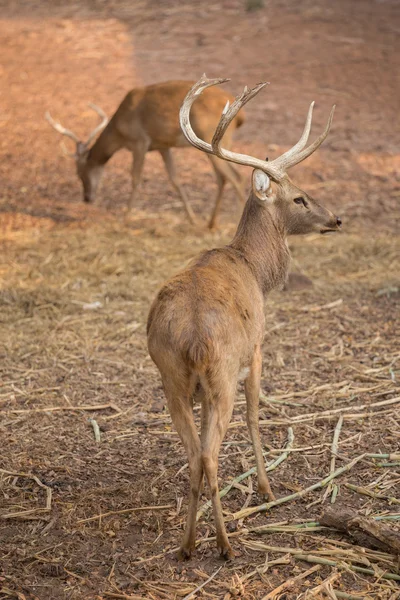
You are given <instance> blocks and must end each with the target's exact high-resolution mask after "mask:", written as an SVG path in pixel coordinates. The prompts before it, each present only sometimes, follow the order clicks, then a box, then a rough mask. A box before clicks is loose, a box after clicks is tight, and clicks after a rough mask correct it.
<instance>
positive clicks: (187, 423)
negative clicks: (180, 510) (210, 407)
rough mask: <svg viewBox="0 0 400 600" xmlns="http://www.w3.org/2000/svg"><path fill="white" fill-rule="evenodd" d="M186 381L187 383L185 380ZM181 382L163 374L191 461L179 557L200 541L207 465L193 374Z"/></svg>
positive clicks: (180, 432)
mask: <svg viewBox="0 0 400 600" xmlns="http://www.w3.org/2000/svg"><path fill="white" fill-rule="evenodd" d="M181 381H183V382H184V384H182V383H181ZM181 381H180V382H179V384H177V383H176V379H175V380H173V379H172V377H171V378H165V377H163V382H164V390H165V395H166V398H167V405H168V410H169V412H170V415H171V418H172V421H173V424H174V426H175V428H176V430H177V432H178V434H179V437H180V438H181V440H182V443H183V445H184V447H185V450H186V454H187V457H188V462H189V472H190V496H189V507H188V514H187V519H186V527H185V533H184V535H183V539H182V544H181V547H180V550H179V554H178V556H179V558H181V559H186V558H190V556H191V553H192V550H194V548H195V542H196V515H197V505H198V501H199V495H200V488H201V484H202V480H203V465H202V462H201V446H200V438H199V435H198V433H197V429H196V425H195V422H194V417H193V402H192V393H193V389H192V387H193V382H192V381H191V380H190V378H187V380H186V382H185V381H184V376H183V377H182V378H181Z"/></svg>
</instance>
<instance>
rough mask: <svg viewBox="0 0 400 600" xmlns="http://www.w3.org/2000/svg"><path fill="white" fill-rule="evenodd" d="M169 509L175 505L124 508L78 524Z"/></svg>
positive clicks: (80, 521) (82, 520)
mask: <svg viewBox="0 0 400 600" xmlns="http://www.w3.org/2000/svg"><path fill="white" fill-rule="evenodd" d="M167 508H175V505H174V504H162V505H155V506H136V507H133V508H124V509H123V510H110V511H109V512H106V513H102V514H100V515H95V516H94V517H89V518H88V519H79V521H77V523H88V522H89V521H96V520H97V519H104V517H110V516H111V515H123V514H124V513H130V512H139V511H141V510H166V509H167Z"/></svg>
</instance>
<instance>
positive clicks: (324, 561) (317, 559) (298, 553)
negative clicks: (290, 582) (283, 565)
mask: <svg viewBox="0 0 400 600" xmlns="http://www.w3.org/2000/svg"><path fill="white" fill-rule="evenodd" d="M243 544H244V545H245V546H247V547H248V548H251V549H253V550H258V551H261V550H262V551H263V552H265V551H267V552H282V554H292V555H293V557H294V558H295V559H296V560H304V561H306V562H310V563H315V564H318V565H328V566H330V567H339V566H340V564H345V565H347V566H348V567H349V568H350V569H351V570H352V571H356V572H357V573H365V574H366V575H374V576H375V577H376V576H378V575H377V571H374V570H373V569H366V568H364V567H358V566H356V565H353V564H352V563H351V554H350V553H347V554H348V555H349V556H348V557H347V560H344V559H343V558H342V559H340V560H339V561H335V560H332V559H329V558H324V557H322V556H315V555H313V554H303V553H302V550H299V549H298V548H290V547H286V546H285V547H281V546H269V545H267V544H259V543H257V542H251V541H250V542H247V541H245V540H243ZM257 546H258V548H257ZM343 554H345V552H344V551H343ZM379 577H381V578H383V579H393V580H395V581H400V575H397V574H396V573H384V572H382V573H379Z"/></svg>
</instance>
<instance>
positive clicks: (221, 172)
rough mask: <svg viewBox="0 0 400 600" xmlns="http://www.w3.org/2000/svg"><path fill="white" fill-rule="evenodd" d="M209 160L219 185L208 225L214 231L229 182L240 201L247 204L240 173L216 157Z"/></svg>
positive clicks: (210, 157)
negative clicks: (223, 195) (224, 191)
mask: <svg viewBox="0 0 400 600" xmlns="http://www.w3.org/2000/svg"><path fill="white" fill-rule="evenodd" d="M208 158H209V160H210V162H211V164H212V166H213V169H214V171H215V175H216V178H217V184H218V192H217V197H216V199H215V205H214V210H213V213H212V215H211V219H210V222H209V224H208V226H209V228H210V229H213V228H214V227H215V224H216V220H217V216H218V213H219V210H220V207H221V199H222V194H223V190H224V187H225V184H226V182H227V181H229V183H231V184H232V185H233V187H234V188H235V190H236V192H237V194H238V196H239V198H240V201H241V202H242V203H243V204H244V203H245V202H246V197H245V193H244V185H243V183H244V182H243V179H242V177H241V175H240V173H239V171H237V170H236V169H235V168H234V167H233V166H232V165H231V164H229V163H227V162H223V161H222V160H220V159H218V158H216V157H215V156H210V155H208Z"/></svg>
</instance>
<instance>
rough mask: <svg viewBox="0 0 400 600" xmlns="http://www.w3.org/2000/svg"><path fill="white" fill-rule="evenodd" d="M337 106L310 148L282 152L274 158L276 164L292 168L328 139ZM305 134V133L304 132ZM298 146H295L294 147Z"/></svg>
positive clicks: (284, 168) (333, 107)
mask: <svg viewBox="0 0 400 600" xmlns="http://www.w3.org/2000/svg"><path fill="white" fill-rule="evenodd" d="M335 108H336V107H335V105H333V106H332V109H331V112H330V115H329V119H328V123H327V125H326V127H325V130H324V131H323V133H321V135H320V136H319V137H317V139H316V140H314V141H313V143H312V144H310V145H309V146H308V148H304V150H301V151H300V152H295V153H292V152H291V151H290V150H289V151H288V152H286V153H285V154H282V156H279V157H278V158H277V159H276V160H274V161H273V162H274V164H277V166H278V167H279V168H281V169H283V170H285V171H286V170H287V169H290V167H294V165H297V164H299V163H301V162H302V161H303V160H304V159H306V158H307V157H308V156H310V155H311V154H312V153H313V152H315V150H316V149H317V148H319V147H320V145H321V144H322V142H323V141H324V140H325V139H326V137H327V135H328V133H329V130H330V128H331V125H332V120H333V113H334V112H335ZM310 112H312V105H311V106H310V110H309V111H308V115H309V116H310ZM307 120H308V117H307ZM306 127H307V124H306ZM305 129H306V128H305ZM303 135H304V133H303ZM302 137H303V136H302ZM296 146H297V144H296ZM296 146H294V148H295V147H296Z"/></svg>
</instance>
